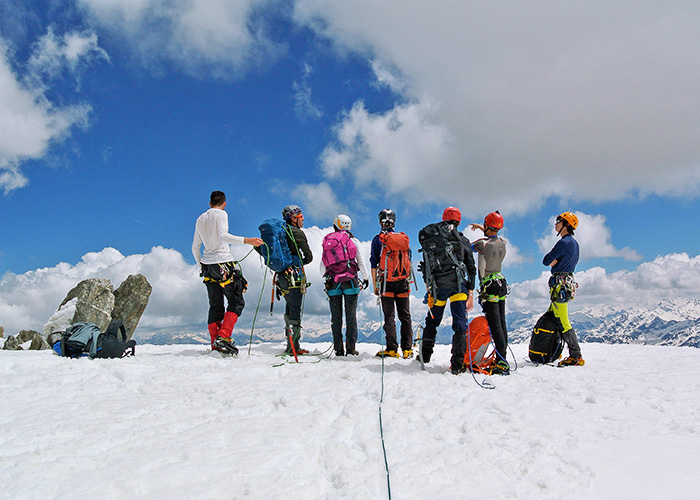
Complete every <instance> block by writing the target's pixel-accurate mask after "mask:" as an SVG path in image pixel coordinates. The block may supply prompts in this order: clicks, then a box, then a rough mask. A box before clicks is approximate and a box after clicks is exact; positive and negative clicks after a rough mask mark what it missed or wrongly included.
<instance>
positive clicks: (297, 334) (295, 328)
mask: <svg viewBox="0 0 700 500" xmlns="http://www.w3.org/2000/svg"><path fill="white" fill-rule="evenodd" d="M300 339H301V325H300V324H298V323H292V341H293V342H294V349H296V351H297V355H299V356H300V355H302V354H309V351H308V350H307V349H302V348H301V346H299V340H300Z"/></svg>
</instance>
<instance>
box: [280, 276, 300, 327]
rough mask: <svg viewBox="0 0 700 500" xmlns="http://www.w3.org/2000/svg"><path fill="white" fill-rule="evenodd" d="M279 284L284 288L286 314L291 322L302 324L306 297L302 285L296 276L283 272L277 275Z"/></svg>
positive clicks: (281, 288)
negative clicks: (303, 305) (302, 306)
mask: <svg viewBox="0 0 700 500" xmlns="http://www.w3.org/2000/svg"><path fill="white" fill-rule="evenodd" d="M277 286H278V287H279V289H280V290H283V294H282V296H283V297H284V302H285V307H284V314H285V316H287V317H288V318H289V320H290V322H292V323H296V324H299V325H301V304H302V301H303V299H304V294H303V293H301V286H299V283H296V282H294V278H293V277H292V276H291V275H288V274H287V273H281V274H279V275H278V276H277Z"/></svg>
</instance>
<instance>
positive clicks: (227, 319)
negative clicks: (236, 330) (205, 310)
mask: <svg viewBox="0 0 700 500" xmlns="http://www.w3.org/2000/svg"><path fill="white" fill-rule="evenodd" d="M236 321H238V314H236V313H234V312H230V311H227V312H226V314H224V320H223V321H222V322H221V329H220V330H219V337H223V338H225V339H228V338H231V333H232V332H233V327H234V326H235V325H236Z"/></svg>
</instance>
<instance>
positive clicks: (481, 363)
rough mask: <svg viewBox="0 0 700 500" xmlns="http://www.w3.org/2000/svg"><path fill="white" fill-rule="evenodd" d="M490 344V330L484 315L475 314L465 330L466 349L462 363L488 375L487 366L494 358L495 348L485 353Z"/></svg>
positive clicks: (474, 370)
mask: <svg viewBox="0 0 700 500" xmlns="http://www.w3.org/2000/svg"><path fill="white" fill-rule="evenodd" d="M490 345H491V330H490V329H489V322H488V321H487V320H486V317H485V316H477V317H476V318H474V319H473V320H472V321H471V323H469V329H468V330H467V350H466V351H465V353H464V364H465V365H466V366H467V367H471V371H472V372H476V373H483V374H485V375H490V374H491V372H490V371H489V370H488V368H489V367H490V366H491V365H492V364H493V362H494V361H495V359H496V351H495V349H491V352H490V353H489V354H487V352H488V350H489V346H490Z"/></svg>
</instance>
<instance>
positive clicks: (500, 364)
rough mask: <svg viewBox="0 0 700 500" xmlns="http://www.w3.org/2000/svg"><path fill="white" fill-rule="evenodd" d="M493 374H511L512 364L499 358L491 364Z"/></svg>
mask: <svg viewBox="0 0 700 500" xmlns="http://www.w3.org/2000/svg"><path fill="white" fill-rule="evenodd" d="M491 375H510V365H509V364H508V362H507V361H504V360H502V359H499V360H498V361H496V362H494V363H493V364H492V365H491Z"/></svg>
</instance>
